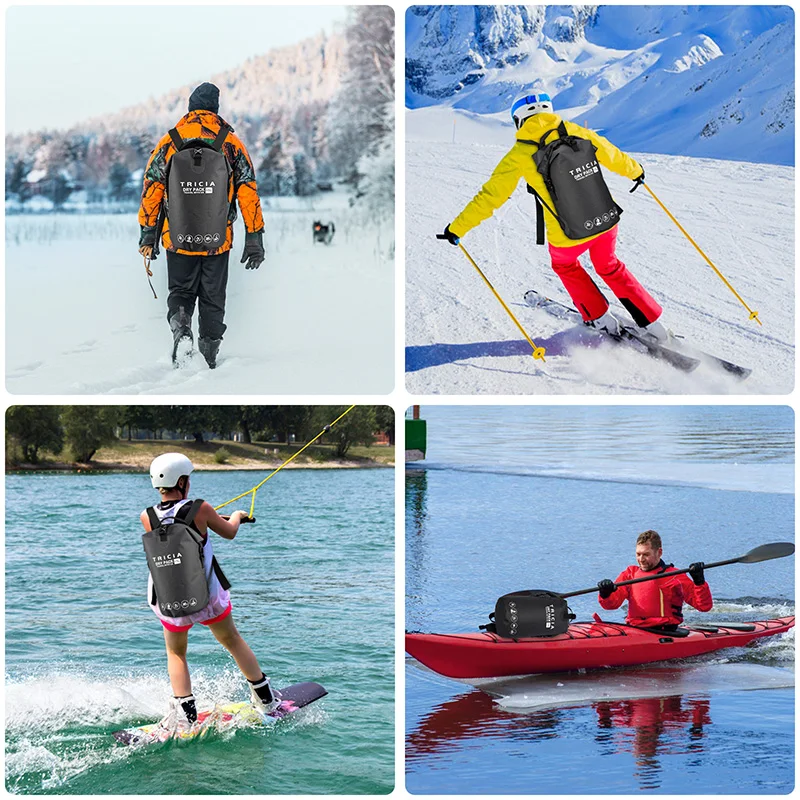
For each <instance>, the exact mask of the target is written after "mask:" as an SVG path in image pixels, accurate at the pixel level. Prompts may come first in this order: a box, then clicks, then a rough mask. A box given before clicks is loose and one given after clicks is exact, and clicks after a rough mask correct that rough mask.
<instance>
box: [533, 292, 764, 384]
mask: <svg viewBox="0 0 800 800" xmlns="http://www.w3.org/2000/svg"><path fill="white" fill-rule="evenodd" d="M524 300H525V304H526V305H528V306H530V307H531V308H542V309H544V310H545V311H547V313H548V314H551V315H553V316H555V317H557V318H558V319H565V320H575V319H576V318H577V319H581V315H580V314H579V313H578V311H577V310H576V309H574V308H573V307H572V306H568V305H567V304H566V303H561V302H559V301H558V300H551V299H550V298H549V297H545V296H544V295H542V294H539V293H538V292H537V291H536V290H534V289H529V290H528V291H527V292H525V295H524ZM623 330H624V331H625V334H624V337H625V338H626V339H628V340H629V341H630V340H632V339H635V340H636V341H638V342H640V343H641V344H642V345H644V346H645V347H648V348H650V347H657V348H659V349H660V350H661V351H662V352H661V353H660V354H659V353H656V352H654V351H653V350H651V351H650V352H651V354H652V355H653V356H655V357H657V358H661V359H662V360H664V361H670V359H671V358H672V356H670V355H669V354H677V355H678V356H682V357H683V358H685V359H691V360H693V361H694V362H696V363H695V364H694V366H691V367H689V368H688V369H685V368H684V367H681V366H679V365H678V364H675V366H677V367H678V368H679V369H685V371H687V372H691V370H692V369H694V368H695V367H696V366H697V365H698V364H699V363H701V362H703V361H705V362H707V363H709V364H711V365H713V366H716V367H719V368H720V369H722V370H724V371H725V372H728V373H730V374H731V375H734V376H735V377H737V378H739V379H740V380H745V378H747V377H748V376H749V375H750V373H752V371H753V370H752V369H750V368H749V367H742V366H741V365H739V364H735V363H734V362H733V361H728V360H727V359H724V358H720V357H719V356H715V355H712V354H711V353H706V352H704V351H702V350H698V349H697V348H695V347H691V346H688V347H686V348H685V349H686V351H687V352H682V351H681V350H677V349H674V348H671V347H667V346H666V345H662V344H657V343H654V342H651V341H648V340H647V339H645V338H644V337H642V336H641V334H639V332H638V331H637V330H636V329H634V328H632V327H631V326H629V325H625V326H623ZM599 332H601V331H599ZM605 335H606V336H608V338H611V339H613V338H614V337H613V336H609V335H608V334H605ZM663 351H667V352H666V353H664V352H663ZM678 360H680V359H678ZM670 363H673V362H672V361H670Z"/></svg>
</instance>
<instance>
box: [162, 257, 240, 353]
mask: <svg viewBox="0 0 800 800" xmlns="http://www.w3.org/2000/svg"><path fill="white" fill-rule="evenodd" d="M229 256H230V250H228V251H226V252H225V253H218V254H217V255H215V256H187V255H185V254H183V253H173V252H170V251H169V250H168V251H167V276H168V279H169V297H168V298H167V320H171V319H172V317H174V316H175V314H177V313H179V311H180V309H181V308H183V309H184V311H185V312H186V313H187V314H188V315H189V316H190V317H191V315H192V313H193V312H194V302H195V299H196V300H197V306H198V310H199V316H200V319H199V325H198V333H199V335H200V338H201V339H221V338H222V334H223V333H225V329H226V327H227V326H226V325H225V323H224V322H223V321H222V320H223V319H224V317H225V290H226V288H227V286H228V257H229Z"/></svg>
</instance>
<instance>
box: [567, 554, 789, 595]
mask: <svg viewBox="0 0 800 800" xmlns="http://www.w3.org/2000/svg"><path fill="white" fill-rule="evenodd" d="M793 553H794V545H793V544H792V543H791V542H772V543H771V544H762V545H761V546H760V547H756V548H754V549H753V550H751V551H750V552H749V553H745V554H744V555H743V556H739V557H738V558H729V559H727V560H726V561H714V562H713V563H710V564H703V569H704V570H705V569H711V568H712V567H724V566H727V565H728V564H758V563H759V562H761V561H771V560H772V559H773V558H786V556H790V555H792V554H793ZM688 571H689V568H688V567H687V568H686V569H676V570H673V571H672V572H659V573H658V574H657V575H648V576H647V577H644V578H632V579H631V580H629V581H620V582H619V583H615V584H614V586H630V584H632V583H644V582H645V581H657V580H659V579H660V578H669V577H672V576H675V575H683V574H684V573H686V572H688ZM596 591H597V586H592V588H591V589H581V590H580V591H579V592H567V593H566V594H562V595H561V596H562V597H577V596H578V595H579V594H592V593H593V592H596Z"/></svg>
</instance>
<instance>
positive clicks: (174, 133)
mask: <svg viewBox="0 0 800 800" xmlns="http://www.w3.org/2000/svg"><path fill="white" fill-rule="evenodd" d="M169 138H170V139H172V144H174V145H175V149H176V150H180V149H181V148H182V147H183V139H181V135H180V134H179V133H178V129H177V128H171V129H170V132H169Z"/></svg>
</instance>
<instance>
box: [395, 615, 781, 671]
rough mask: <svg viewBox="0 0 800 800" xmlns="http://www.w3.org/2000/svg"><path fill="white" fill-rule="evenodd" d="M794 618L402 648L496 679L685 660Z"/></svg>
mask: <svg viewBox="0 0 800 800" xmlns="http://www.w3.org/2000/svg"><path fill="white" fill-rule="evenodd" d="M792 627H794V617H779V618H778V619H768V620H762V621H759V622H748V623H730V624H729V625H727V626H726V625H725V624H724V623H721V624H719V625H697V626H693V627H685V628H680V629H678V630H677V631H674V632H669V633H654V632H651V631H647V630H642V629H641V628H634V627H632V626H631V625H624V624H622V623H617V622H577V623H574V624H573V625H570V626H569V630H568V631H567V632H566V633H562V634H560V635H558V636H550V637H543V636H540V637H536V638H531V639H518V640H512V639H501V638H500V637H499V636H497V635H496V634H494V633H407V634H406V652H407V653H409V654H410V655H411V656H413V657H414V658H416V659H417V661H420V662H421V663H423V664H424V665H425V666H426V667H428V668H430V669H432V670H433V671H434V672H438V673H440V674H441V675H446V676H447V677H448V678H467V679H470V678H500V677H507V676H510V675H535V674H538V673H541V672H569V671H570V670H578V669H602V668H604V667H629V666H634V665H637V664H650V663H652V662H654V661H668V660H671V659H677V658H689V657H690V656H698V655H702V654H703V653H712V652H714V651H715V650H722V649H723V648H725V647H742V646H744V645H746V644H749V643H750V642H752V641H753V640H754V639H761V638H763V637H765V636H775V635H777V634H779V633H785V632H786V631H788V630H789V629H790V628H792Z"/></svg>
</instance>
